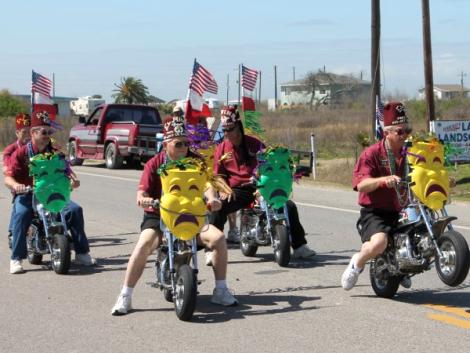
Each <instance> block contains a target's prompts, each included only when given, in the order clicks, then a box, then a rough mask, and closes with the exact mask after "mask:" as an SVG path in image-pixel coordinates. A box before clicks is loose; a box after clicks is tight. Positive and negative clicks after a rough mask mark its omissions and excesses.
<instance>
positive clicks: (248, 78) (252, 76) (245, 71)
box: [242, 65, 258, 91]
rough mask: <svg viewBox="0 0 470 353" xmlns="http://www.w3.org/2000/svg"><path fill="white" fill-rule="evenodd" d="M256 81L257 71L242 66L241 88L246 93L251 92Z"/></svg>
mask: <svg viewBox="0 0 470 353" xmlns="http://www.w3.org/2000/svg"><path fill="white" fill-rule="evenodd" d="M257 79H258V71H256V70H253V69H249V68H247V67H246V66H243V65H242V87H243V88H245V89H247V90H248V91H253V90H254V89H255V86H256V80H257Z"/></svg>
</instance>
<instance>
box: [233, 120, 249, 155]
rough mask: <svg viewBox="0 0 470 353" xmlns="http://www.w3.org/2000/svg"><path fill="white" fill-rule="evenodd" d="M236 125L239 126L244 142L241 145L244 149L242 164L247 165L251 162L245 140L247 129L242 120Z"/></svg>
mask: <svg viewBox="0 0 470 353" xmlns="http://www.w3.org/2000/svg"><path fill="white" fill-rule="evenodd" d="M235 125H237V126H238V128H239V129H240V133H241V134H242V142H241V144H240V146H241V148H242V149H243V161H242V164H247V163H248V162H249V160H250V158H251V157H250V154H249V153H248V147H247V146H246V139H245V136H246V135H245V129H244V128H243V124H242V121H241V120H238V121H237V122H236V123H235Z"/></svg>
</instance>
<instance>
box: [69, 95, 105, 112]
mask: <svg viewBox="0 0 470 353" xmlns="http://www.w3.org/2000/svg"><path fill="white" fill-rule="evenodd" d="M104 103H106V102H105V100H104V99H101V98H93V97H91V96H86V97H80V98H78V99H77V100H74V101H71V102H70V109H71V110H72V112H73V114H74V115H77V116H89V115H90V114H91V113H92V112H93V110H94V109H95V108H96V107H97V106H99V105H101V104H104Z"/></svg>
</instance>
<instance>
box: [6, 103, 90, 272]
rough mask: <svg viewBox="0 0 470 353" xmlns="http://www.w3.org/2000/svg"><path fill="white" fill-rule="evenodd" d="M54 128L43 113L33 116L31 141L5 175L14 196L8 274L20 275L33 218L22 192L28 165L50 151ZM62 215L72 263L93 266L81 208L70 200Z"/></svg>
mask: <svg viewBox="0 0 470 353" xmlns="http://www.w3.org/2000/svg"><path fill="white" fill-rule="evenodd" d="M57 125H58V124H57V123H55V122H53V120H52V119H50V118H49V115H48V114H47V113H46V112H38V113H35V114H33V116H32V119H31V128H30V134H31V141H30V142H28V143H27V144H26V145H23V146H21V147H19V148H18V149H17V150H16V151H15V153H14V154H13V155H12V156H11V158H10V163H9V165H8V166H7V170H6V172H5V185H6V186H7V187H8V188H10V189H11V190H12V192H13V193H14V194H16V196H15V199H14V205H13V207H14V210H15V211H14V216H13V220H12V235H13V240H12V254H11V261H10V273H12V274H17V273H22V272H24V269H23V265H22V261H23V259H25V258H26V257H27V244H26V233H27V231H28V228H29V227H30V225H31V221H32V217H33V205H32V199H33V198H32V194H31V193H25V192H26V191H27V188H28V187H32V185H33V179H32V176H31V175H30V170H29V162H30V159H31V158H33V157H34V156H36V155H38V154H44V153H52V152H54V148H53V147H52V144H51V136H52V134H53V133H54V126H57ZM68 176H69V178H70V183H71V184H72V187H75V188H76V187H78V186H79V185H80V182H79V181H78V180H77V179H76V178H75V177H74V174H73V172H71V171H69V174H68ZM64 214H65V219H66V221H67V227H68V228H69V229H70V232H71V235H72V241H73V243H74V247H75V262H76V263H77V264H81V265H85V266H91V265H94V264H95V263H96V261H95V259H93V258H92V257H91V256H90V253H89V252H90V248H89V246H88V239H87V237H86V234H85V229H84V227H85V222H84V219H83V210H82V208H81V207H80V206H79V205H77V204H76V203H74V202H73V201H70V202H69V203H68V204H67V206H66V207H65V209H64Z"/></svg>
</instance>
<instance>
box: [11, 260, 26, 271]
mask: <svg viewBox="0 0 470 353" xmlns="http://www.w3.org/2000/svg"><path fill="white" fill-rule="evenodd" d="M23 272H24V269H23V261H22V260H10V273H11V274H17V273H23Z"/></svg>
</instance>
